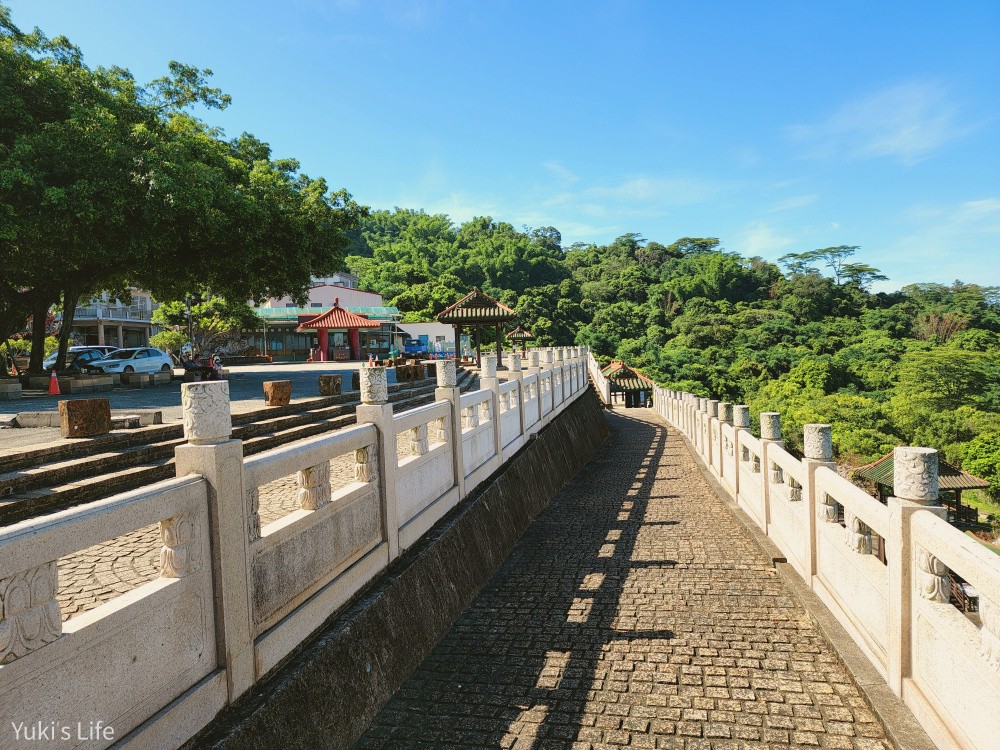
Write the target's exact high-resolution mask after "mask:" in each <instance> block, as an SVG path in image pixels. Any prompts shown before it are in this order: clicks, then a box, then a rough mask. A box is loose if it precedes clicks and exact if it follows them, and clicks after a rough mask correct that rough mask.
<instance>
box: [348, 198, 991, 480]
mask: <svg viewBox="0 0 1000 750" xmlns="http://www.w3.org/2000/svg"><path fill="white" fill-rule="evenodd" d="M348 253H349V255H348V258H347V263H348V265H349V267H350V268H351V269H352V270H353V271H355V272H356V273H359V274H360V275H361V280H362V286H363V287H365V288H368V289H371V290H373V291H377V292H380V293H382V294H383V295H385V297H386V300H387V303H388V304H393V305H396V306H398V307H399V308H400V309H401V310H402V311H404V312H405V313H406V318H405V319H408V320H420V319H430V318H431V317H432V316H433V315H434V314H435V313H437V312H438V311H440V310H441V309H443V308H444V307H445V306H446V305H448V304H450V303H452V302H454V301H455V300H456V299H458V297H459V296H460V295H461V294H464V293H465V292H467V291H468V290H469V289H470V288H471V287H472V286H473V285H478V286H480V287H481V288H482V289H483V290H484V291H485V292H487V293H488V294H491V295H493V296H495V297H497V298H498V299H500V300H501V301H503V302H506V303H507V304H510V305H512V306H514V307H516V309H517V310H518V312H519V313H520V314H521V316H522V322H523V323H524V325H526V326H527V327H528V328H530V329H531V330H532V331H533V332H534V333H535V334H536V335H537V336H538V337H539V342H540V343H542V344H547V343H568V342H570V341H575V342H577V343H580V344H588V345H590V346H591V347H592V348H593V351H594V352H595V354H597V355H598V356H599V357H603V358H611V357H618V358H621V359H624V360H625V361H626V362H628V363H630V364H632V365H634V366H636V367H638V368H640V369H642V370H643V371H644V372H646V373H647V374H649V375H650V376H652V377H653V378H655V379H656V380H658V381H659V382H661V383H663V384H664V385H667V386H668V387H672V388H680V389H684V390H688V391H691V392H693V393H698V394H701V395H705V396H708V395H711V396H713V397H715V398H722V399H727V400H730V401H734V402H740V403H748V404H750V406H751V408H752V410H753V411H755V412H757V411H779V412H781V414H782V419H783V424H784V427H785V432H786V435H787V436H788V438H789V440H790V442H792V443H793V445H794V443H795V441H796V439H797V438H798V436H800V435H801V426H802V425H803V424H805V423H807V422H830V423H831V424H833V425H834V441H835V447H836V449H837V452H838V455H839V456H840V457H841V458H843V459H846V460H851V461H853V462H855V463H857V462H861V461H866V460H869V459H871V458H875V457H877V456H879V455H881V454H882V453H884V452H886V451H888V450H889V449H891V448H892V447H893V446H895V445H898V444H916V445H927V446H932V447H936V448H940V449H941V450H942V451H943V452H944V455H945V457H946V459H947V460H949V461H953V462H955V463H959V464H961V465H963V466H964V467H965V468H966V469H968V470H969V471H972V472H973V473H975V474H977V475H979V476H983V477H985V478H987V479H990V480H992V481H994V482H995V483H996V484H997V486H998V487H1000V469H998V463H1000V362H998V355H1000V290H998V289H996V288H987V287H980V286H976V285H974V284H963V283H960V282H955V283H954V284H951V285H941V284H917V285H912V286H908V287H905V288H904V289H902V290H901V291H899V292H895V293H892V294H884V293H879V294H873V293H871V292H870V291H869V290H868V287H869V286H870V284H871V282H872V281H874V280H876V279H878V278H880V276H879V272H878V270H877V269H876V268H873V267H872V266H870V265H868V264H866V263H864V262H863V261H864V257H863V252H862V251H861V250H858V249H857V248H853V247H836V248H827V249H823V250H817V251H806V252H802V253H795V254H790V255H788V256H785V257H784V258H783V259H782V264H781V267H779V266H777V265H775V264H773V263H769V262H766V261H763V260H761V259H760V258H744V257H742V256H741V255H739V254H738V253H736V252H731V251H727V250H724V249H723V248H722V247H721V246H720V244H719V241H718V240H716V239H714V238H683V239H680V240H677V241H676V242H673V243H672V244H670V245H663V244H660V243H658V242H652V241H649V242H647V241H645V240H643V239H642V238H640V237H639V236H638V235H635V234H628V235H625V236H622V237H619V238H618V239H617V240H615V241H614V242H613V243H611V244H610V245H604V246H597V245H580V244H577V245H574V246H573V247H571V248H568V249H563V248H562V247H561V237H560V235H559V232H558V231H557V230H555V229H554V228H551V227H546V228H542V229H527V228H525V229H524V230H521V231H519V230H517V229H515V228H514V227H512V226H511V225H509V224H504V223H500V222H495V221H492V220H491V219H488V218H477V219H473V220H472V221H470V222H467V223H465V224H463V225H461V226H457V227H456V226H454V225H453V224H452V223H451V221H450V220H449V219H448V218H447V217H446V216H440V215H439V216H431V215H428V214H425V213H422V212H419V211H409V210H401V209H396V210H395V211H391V212H390V211H375V212H372V215H371V216H370V217H369V218H368V219H366V220H364V221H363V222H362V225H361V227H360V228H359V229H358V230H357V231H356V232H355V235H354V237H353V242H352V246H351V248H350V249H349V250H348Z"/></svg>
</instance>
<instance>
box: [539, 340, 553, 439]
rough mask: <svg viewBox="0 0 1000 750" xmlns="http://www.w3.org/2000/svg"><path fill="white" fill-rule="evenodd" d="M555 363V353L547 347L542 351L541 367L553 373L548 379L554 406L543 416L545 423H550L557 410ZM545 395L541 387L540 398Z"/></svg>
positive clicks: (550, 399)
mask: <svg viewBox="0 0 1000 750" xmlns="http://www.w3.org/2000/svg"><path fill="white" fill-rule="evenodd" d="M554 364H555V353H554V352H553V351H552V349H545V350H544V351H543V352H542V362H541V369H542V371H547V372H548V373H549V375H551V377H550V378H549V379H548V380H549V386H548V388H549V390H548V394H549V403H550V404H551V406H552V410H551V411H549V413H548V414H547V415H546V416H544V417H543V418H542V419H543V424H548V422H549V421H550V420H551V419H552V415H553V412H555V408H556V376H555V369H554ZM539 377H540V376H539ZM544 397H545V396H544V394H543V393H542V391H541V389H539V399H540V400H541V399H542V398H544Z"/></svg>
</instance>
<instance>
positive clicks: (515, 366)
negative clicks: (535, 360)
mask: <svg viewBox="0 0 1000 750" xmlns="http://www.w3.org/2000/svg"><path fill="white" fill-rule="evenodd" d="M507 369H508V370H510V371H511V372H521V355H519V354H517V353H516V352H515V353H513V354H511V355H510V360H508V364H507Z"/></svg>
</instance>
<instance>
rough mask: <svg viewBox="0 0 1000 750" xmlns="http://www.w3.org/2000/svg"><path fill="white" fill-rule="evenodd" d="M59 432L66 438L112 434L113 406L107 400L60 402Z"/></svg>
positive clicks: (92, 399) (87, 399)
mask: <svg viewBox="0 0 1000 750" xmlns="http://www.w3.org/2000/svg"><path fill="white" fill-rule="evenodd" d="M59 432H60V434H61V435H62V436H63V437H64V438H78V437H93V436H95V435H104V434H105V433H108V432H111V405H110V404H109V403H108V400H107V399H106V398H86V399H83V398H80V399H73V400H71V401H60V402H59Z"/></svg>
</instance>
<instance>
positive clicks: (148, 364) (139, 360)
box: [87, 347, 174, 373]
mask: <svg viewBox="0 0 1000 750" xmlns="http://www.w3.org/2000/svg"><path fill="white" fill-rule="evenodd" d="M87 366H88V367H90V368H91V369H95V370H100V371H101V372H118V373H122V372H170V373H172V372H173V371H174V363H173V360H171V359H170V355H169V354H167V353H165V352H161V351H160V350H159V349H150V348H148V347H137V348H135V349H119V350H118V351H114V352H111V354H109V355H108V356H107V357H105V358H104V359H99V360H97V361H96V362H89V363H88V365H87Z"/></svg>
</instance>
